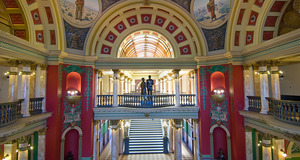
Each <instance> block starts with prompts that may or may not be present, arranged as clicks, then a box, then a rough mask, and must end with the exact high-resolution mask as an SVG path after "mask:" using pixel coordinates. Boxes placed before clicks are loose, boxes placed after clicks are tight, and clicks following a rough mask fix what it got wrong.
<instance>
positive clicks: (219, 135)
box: [213, 127, 228, 159]
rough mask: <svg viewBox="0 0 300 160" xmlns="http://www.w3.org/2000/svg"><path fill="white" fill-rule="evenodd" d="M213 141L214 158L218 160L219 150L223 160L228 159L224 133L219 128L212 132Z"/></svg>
mask: <svg viewBox="0 0 300 160" xmlns="http://www.w3.org/2000/svg"><path fill="white" fill-rule="evenodd" d="M213 140H214V144H213V145H214V158H218V154H219V150H220V149H222V150H223V154H224V158H225V159H228V155H227V150H228V149H227V140H226V132H225V130H224V129H222V128H221V127H217V128H215V129H214V131H213Z"/></svg>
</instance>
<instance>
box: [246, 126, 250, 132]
mask: <svg viewBox="0 0 300 160" xmlns="http://www.w3.org/2000/svg"><path fill="white" fill-rule="evenodd" d="M244 128H245V132H252V128H251V127H249V126H244Z"/></svg>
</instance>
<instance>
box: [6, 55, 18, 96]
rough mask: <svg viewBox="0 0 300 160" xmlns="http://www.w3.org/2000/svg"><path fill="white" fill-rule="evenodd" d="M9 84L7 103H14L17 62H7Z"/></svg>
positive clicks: (16, 87)
mask: <svg viewBox="0 0 300 160" xmlns="http://www.w3.org/2000/svg"><path fill="white" fill-rule="evenodd" d="M8 63H9V65H10V69H9V82H8V83H9V84H8V102H15V101H17V100H18V74H19V72H18V65H19V62H18V61H17V60H9V61H8Z"/></svg>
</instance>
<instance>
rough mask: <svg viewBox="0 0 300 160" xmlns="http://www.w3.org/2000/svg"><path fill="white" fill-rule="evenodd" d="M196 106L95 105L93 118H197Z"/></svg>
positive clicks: (197, 109) (197, 108)
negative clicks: (137, 106) (138, 106)
mask: <svg viewBox="0 0 300 160" xmlns="http://www.w3.org/2000/svg"><path fill="white" fill-rule="evenodd" d="M198 111H199V107H198V106H181V107H175V106H168V107H160V108H130V107H95V108H94V119H95V120H105V119H110V120H119V119H152V118H162V119H198Z"/></svg>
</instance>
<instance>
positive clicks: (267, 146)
mask: <svg viewBox="0 0 300 160" xmlns="http://www.w3.org/2000/svg"><path fill="white" fill-rule="evenodd" d="M261 145H262V157H263V158H262V159H263V160H271V159H272V150H271V135H270V134H267V133H265V134H263V136H262V144H261Z"/></svg>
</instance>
